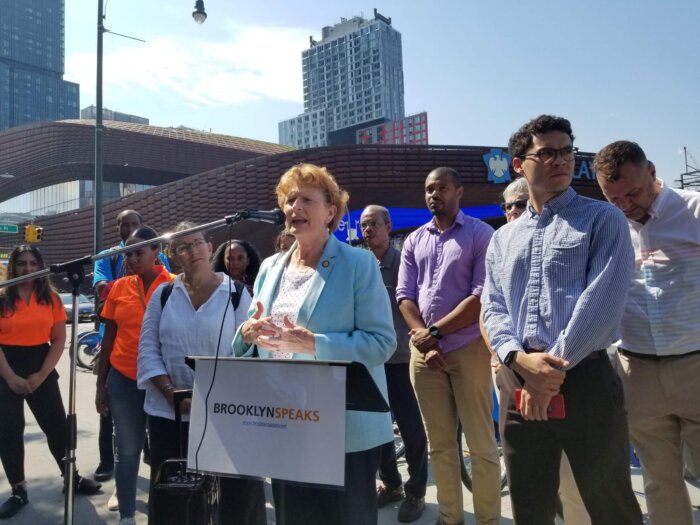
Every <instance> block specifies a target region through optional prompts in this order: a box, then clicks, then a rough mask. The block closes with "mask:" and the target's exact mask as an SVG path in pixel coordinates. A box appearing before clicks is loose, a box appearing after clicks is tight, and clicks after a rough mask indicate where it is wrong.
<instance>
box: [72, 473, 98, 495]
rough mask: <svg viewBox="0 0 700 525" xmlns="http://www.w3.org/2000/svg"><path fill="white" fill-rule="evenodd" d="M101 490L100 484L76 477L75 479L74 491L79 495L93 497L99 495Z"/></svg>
mask: <svg viewBox="0 0 700 525" xmlns="http://www.w3.org/2000/svg"><path fill="white" fill-rule="evenodd" d="M101 488H102V483H98V482H97V481H93V480H91V479H88V478H84V477H82V476H78V475H76V477H75V491H76V492H77V493H79V494H86V495H88V496H93V495H95V494H97V493H99V492H100V489H101Z"/></svg>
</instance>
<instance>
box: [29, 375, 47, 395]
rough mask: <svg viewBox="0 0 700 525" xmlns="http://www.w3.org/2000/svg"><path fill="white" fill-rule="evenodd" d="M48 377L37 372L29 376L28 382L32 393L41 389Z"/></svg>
mask: <svg viewBox="0 0 700 525" xmlns="http://www.w3.org/2000/svg"><path fill="white" fill-rule="evenodd" d="M46 377H47V376H46V375H44V374H43V373H42V372H35V373H33V374H31V375H29V376H27V382H28V383H29V388H30V389H31V390H30V391H31V392H34V391H35V390H36V389H37V388H39V387H40V386H41V384H42V383H43V382H44V380H45V379H46Z"/></svg>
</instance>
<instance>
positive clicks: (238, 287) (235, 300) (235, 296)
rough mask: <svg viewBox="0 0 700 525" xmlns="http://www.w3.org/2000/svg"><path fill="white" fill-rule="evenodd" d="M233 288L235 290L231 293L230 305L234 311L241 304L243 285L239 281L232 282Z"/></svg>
mask: <svg viewBox="0 0 700 525" xmlns="http://www.w3.org/2000/svg"><path fill="white" fill-rule="evenodd" d="M233 286H234V288H235V290H234V291H233V292H231V304H232V305H233V309H234V310H236V309H237V308H238V305H239V304H241V294H243V289H244V288H245V285H244V284H243V283H242V282H241V281H233Z"/></svg>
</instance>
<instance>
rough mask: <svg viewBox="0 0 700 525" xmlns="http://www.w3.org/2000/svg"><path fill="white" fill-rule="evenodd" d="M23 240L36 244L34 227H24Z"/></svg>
mask: <svg viewBox="0 0 700 525" xmlns="http://www.w3.org/2000/svg"><path fill="white" fill-rule="evenodd" d="M24 240H25V241H27V242H36V226H34V225H33V224H27V225H26V226H25V227H24Z"/></svg>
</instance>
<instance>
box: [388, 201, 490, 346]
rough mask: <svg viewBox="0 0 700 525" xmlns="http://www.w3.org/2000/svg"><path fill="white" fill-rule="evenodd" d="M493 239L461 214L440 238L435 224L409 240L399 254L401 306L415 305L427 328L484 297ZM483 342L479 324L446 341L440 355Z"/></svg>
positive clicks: (398, 297)
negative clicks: (471, 300)
mask: <svg viewBox="0 0 700 525" xmlns="http://www.w3.org/2000/svg"><path fill="white" fill-rule="evenodd" d="M492 235H493V228H491V226H489V225H488V224H486V223H484V222H481V221H480V220H478V219H475V218H473V217H468V216H467V215H464V213H462V212H461V211H460V212H459V213H458V214H457V217H456V218H455V222H454V223H453V224H452V226H450V227H449V228H448V229H447V230H445V231H444V232H442V233H440V230H439V229H438V228H437V226H435V223H434V222H433V221H430V222H429V223H428V224H425V225H423V226H421V227H420V228H418V229H417V230H416V231H414V232H413V233H411V235H409V236H408V237H407V238H406V241H405V242H404V245H403V251H402V252H401V267H400V268H399V280H398V283H397V285H396V300H397V302H399V303H400V302H401V301H402V300H403V299H411V300H412V301H415V302H416V303H417V304H418V308H419V310H420V313H421V316H422V317H423V321H424V322H425V325H426V326H430V325H432V324H434V323H436V322H437V321H439V320H440V319H442V318H443V317H445V316H446V315H447V314H448V313H450V312H451V311H452V310H454V309H455V308H456V306H457V305H458V304H459V303H461V302H462V301H463V300H464V299H466V298H467V297H468V296H470V295H476V296H477V297H479V296H481V290H482V288H483V286H484V279H485V276H486V272H485V269H484V259H485V256H486V249H487V248H488V246H489V242H490V240H491V236H492ZM479 336H480V333H479V323H478V322H476V323H474V324H472V325H469V326H467V327H465V328H462V329H461V330H458V331H456V332H453V333H451V334H449V335H446V336H444V337H443V338H442V339H441V340H440V342H439V343H438V345H439V347H440V350H441V351H442V352H451V351H452V350H457V349H458V348H463V347H465V346H467V345H468V344H469V343H471V342H472V341H474V340H475V339H476V338H477V337H479Z"/></svg>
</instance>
